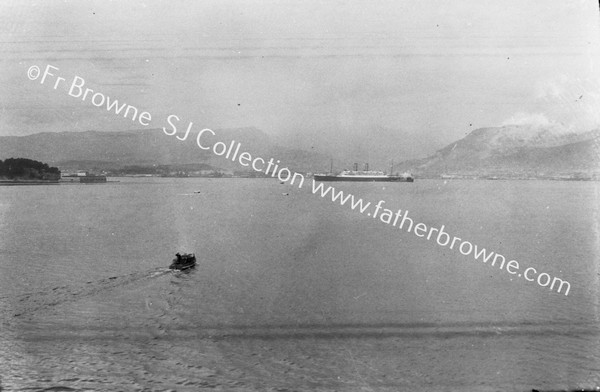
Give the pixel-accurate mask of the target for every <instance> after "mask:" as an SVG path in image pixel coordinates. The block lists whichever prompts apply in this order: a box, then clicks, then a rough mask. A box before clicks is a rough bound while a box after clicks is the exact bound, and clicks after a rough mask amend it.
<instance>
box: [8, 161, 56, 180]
mask: <svg viewBox="0 0 600 392" xmlns="http://www.w3.org/2000/svg"><path fill="white" fill-rule="evenodd" d="M0 177H6V178H9V179H15V178H20V179H39V180H58V179H59V178H60V170H58V168H56V167H50V166H48V165H47V164H46V163H42V162H38V161H34V160H32V159H26V158H9V159H6V160H5V161H2V160H0Z"/></svg>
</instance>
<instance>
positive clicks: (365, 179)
mask: <svg viewBox="0 0 600 392" xmlns="http://www.w3.org/2000/svg"><path fill="white" fill-rule="evenodd" d="M314 179H315V181H345V182H413V181H414V179H413V178H412V177H396V176H393V177H384V176H381V177H366V176H365V177H359V176H356V177H350V176H335V175H319V174H315V176H314Z"/></svg>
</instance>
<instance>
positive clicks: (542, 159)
mask: <svg viewBox="0 0 600 392" xmlns="http://www.w3.org/2000/svg"><path fill="white" fill-rule="evenodd" d="M599 147H600V130H594V131H589V132H584V133H581V132H579V133H576V132H569V131H567V130H565V129H562V128H560V127H559V126H553V127H552V126H551V127H535V126H523V125H509V126H503V127H497V128H481V129H476V130H474V131H473V132H471V133H470V134H468V135H467V136H466V137H464V138H463V139H460V140H458V141H456V142H454V143H451V144H449V145H448V146H446V147H444V148H442V149H441V150H438V151H437V152H436V153H435V154H433V155H431V156H429V157H427V158H423V159H416V160H410V161H404V162H402V163H401V164H400V165H398V170H410V171H412V172H413V174H415V175H420V176H440V175H444V174H445V175H457V176H502V177H548V176H583V177H589V176H593V175H596V176H597V175H598V174H600V148H599Z"/></svg>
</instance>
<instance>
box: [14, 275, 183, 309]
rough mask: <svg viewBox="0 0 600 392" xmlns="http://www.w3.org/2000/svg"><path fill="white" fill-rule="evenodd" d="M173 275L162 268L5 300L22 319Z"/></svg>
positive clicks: (64, 286)
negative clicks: (67, 303) (70, 303)
mask: <svg viewBox="0 0 600 392" xmlns="http://www.w3.org/2000/svg"><path fill="white" fill-rule="evenodd" d="M171 273H173V270H170V269H168V268H164V267H161V268H156V269H153V270H149V271H148V270H146V271H139V272H134V273H131V274H127V275H119V276H111V277H108V278H104V279H100V280H96V281H88V282H85V283H83V284H78V285H63V286H56V287H52V288H49V289H48V290H44V291H38V292H34V293H27V294H22V295H18V296H15V297H11V298H10V297H9V298H7V297H4V298H3V300H4V301H6V300H8V302H9V306H10V307H11V310H12V313H13V316H14V317H20V316H24V315H27V314H30V313H33V312H36V311H38V310H42V309H45V308H48V307H51V306H56V305H60V304H63V303H66V302H74V301H78V300H80V299H82V298H86V297H90V296H93V295H96V294H99V293H101V292H104V291H108V290H113V289H116V288H121V287H124V286H127V285H130V284H133V283H140V282H143V281H147V280H151V279H157V278H159V277H161V276H165V275H168V274H171Z"/></svg>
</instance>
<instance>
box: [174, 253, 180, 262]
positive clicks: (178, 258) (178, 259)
mask: <svg viewBox="0 0 600 392" xmlns="http://www.w3.org/2000/svg"><path fill="white" fill-rule="evenodd" d="M175 256H177V262H178V263H181V254H179V252H177V253H175Z"/></svg>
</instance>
